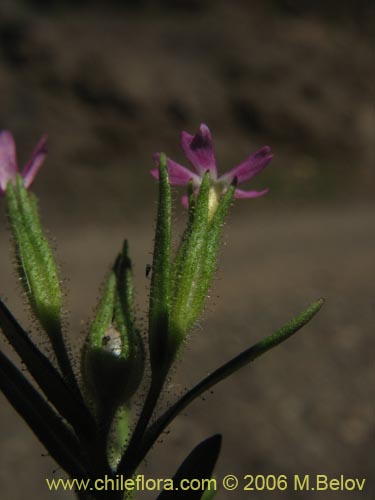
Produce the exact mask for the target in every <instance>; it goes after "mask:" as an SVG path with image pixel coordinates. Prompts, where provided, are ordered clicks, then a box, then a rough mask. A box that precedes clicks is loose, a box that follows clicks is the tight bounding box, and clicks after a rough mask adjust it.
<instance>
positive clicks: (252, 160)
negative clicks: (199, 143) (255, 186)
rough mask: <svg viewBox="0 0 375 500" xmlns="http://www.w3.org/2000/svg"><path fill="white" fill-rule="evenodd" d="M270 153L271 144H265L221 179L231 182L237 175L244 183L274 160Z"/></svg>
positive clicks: (240, 182) (238, 179)
mask: <svg viewBox="0 0 375 500" xmlns="http://www.w3.org/2000/svg"><path fill="white" fill-rule="evenodd" d="M270 153H271V148H270V147H269V146H264V147H263V148H262V149H259V151H257V152H256V153H255V154H253V155H251V156H249V157H248V158H247V159H246V160H244V161H243V162H242V163H240V164H239V165H237V166H236V167H234V168H232V169H231V170H229V172H227V173H226V174H224V175H222V176H221V177H220V179H219V180H220V181H224V182H226V183H230V182H232V181H233V179H234V178H235V177H237V182H238V184H242V183H243V182H246V181H248V180H250V179H252V178H253V177H255V176H256V175H257V174H259V172H261V171H262V170H263V169H264V168H266V166H267V165H268V164H269V162H270V161H271V160H272V155H271V154H270Z"/></svg>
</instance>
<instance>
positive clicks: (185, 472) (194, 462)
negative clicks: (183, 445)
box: [157, 434, 222, 500]
mask: <svg viewBox="0 0 375 500" xmlns="http://www.w3.org/2000/svg"><path fill="white" fill-rule="evenodd" d="M221 441H222V438H221V435H220V434H215V435H214V436H211V437H210V438H207V439H205V440H204V441H202V442H201V443H199V444H198V445H197V446H196V447H195V448H194V449H193V451H192V452H191V453H190V454H189V455H188V456H187V457H186V459H185V460H184V461H183V462H182V464H181V465H180V467H179V468H178V470H177V472H176V474H175V475H174V476H173V484H174V486H177V488H176V489H173V490H170V491H168V490H164V491H162V492H161V494H160V495H159V496H158V498H157V500H201V499H202V490H196V491H194V490H192V489H190V490H184V489H181V488H180V489H178V485H179V484H180V483H181V481H182V480H187V481H192V480H194V479H196V480H198V481H200V482H202V481H203V480H209V479H211V477H212V474H213V471H214V468H215V465H216V462H217V459H218V457H219V454H220V449H221Z"/></svg>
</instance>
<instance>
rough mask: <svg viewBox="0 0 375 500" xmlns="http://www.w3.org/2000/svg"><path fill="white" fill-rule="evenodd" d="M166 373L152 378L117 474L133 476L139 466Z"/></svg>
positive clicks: (127, 476) (126, 476)
mask: <svg viewBox="0 0 375 500" xmlns="http://www.w3.org/2000/svg"><path fill="white" fill-rule="evenodd" d="M166 375H167V374H164V375H160V376H158V377H156V376H153V378H152V380H151V385H150V388H149V391H148V393H147V397H146V400H145V403H144V405H143V408H142V412H141V415H140V417H139V419H138V422H137V425H136V426H135V429H134V431H133V434H132V437H131V439H130V442H129V445H128V447H127V449H126V451H125V453H124V455H123V457H122V459H121V461H120V463H119V466H118V468H117V474H124V479H127V478H129V477H131V476H132V475H133V473H134V471H135V469H136V468H137V466H138V463H139V462H138V461H137V456H138V449H139V447H140V444H141V442H142V439H143V436H144V433H145V432H146V429H147V426H148V424H149V422H150V419H151V417H152V415H153V413H154V410H155V407H156V404H157V402H158V400H159V397H160V393H161V391H162V389H163V386H164V382H165V379H166Z"/></svg>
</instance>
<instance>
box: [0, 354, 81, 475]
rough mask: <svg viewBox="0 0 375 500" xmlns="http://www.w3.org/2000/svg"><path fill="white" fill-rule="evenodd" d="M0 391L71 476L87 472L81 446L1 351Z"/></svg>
mask: <svg viewBox="0 0 375 500" xmlns="http://www.w3.org/2000/svg"><path fill="white" fill-rule="evenodd" d="M0 390H1V391H2V392H3V393H4V395H5V396H6V398H7V399H8V401H9V402H10V403H11V405H12V406H13V407H14V409H15V410H16V411H17V412H18V413H19V414H20V415H21V416H22V417H23V419H24V420H25V421H26V423H27V424H28V426H29V427H30V428H31V429H32V431H33V432H34V434H35V435H36V436H37V437H38V439H39V440H40V441H41V442H42V443H43V445H44V446H45V447H46V449H47V450H48V452H49V454H50V455H51V456H52V458H54V460H56V462H57V463H58V464H59V465H60V466H61V467H62V468H63V469H64V470H66V471H67V472H68V474H70V475H71V476H72V477H78V478H80V477H84V476H85V475H86V472H85V469H84V466H83V464H82V461H83V460H82V454H81V449H80V445H79V443H78V441H77V439H76V438H75V436H74V435H73V434H72V432H71V431H70V430H69V429H68V428H67V427H66V425H65V424H64V423H63V422H62V420H61V419H60V418H59V417H58V416H57V414H56V413H55V412H54V411H53V410H52V408H51V407H50V406H49V405H48V403H47V402H46V401H45V400H44V399H43V398H42V397H41V396H40V394H39V393H38V392H37V391H36V390H35V389H34V387H33V386H32V385H31V384H30V382H28V380H27V379H26V378H25V377H24V376H23V375H22V373H21V372H20V371H19V370H18V369H17V368H16V367H15V366H14V365H13V363H11V361H9V359H8V358H7V357H6V356H5V355H4V354H3V353H2V352H1V351H0Z"/></svg>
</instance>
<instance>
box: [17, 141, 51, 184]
mask: <svg viewBox="0 0 375 500" xmlns="http://www.w3.org/2000/svg"><path fill="white" fill-rule="evenodd" d="M47 152H48V149H47V135H43V136H42V137H41V139H40V141H39V142H38V144H37V145H36V147H35V149H34V151H33V154H32V155H31V158H30V160H29V161H28V162H27V163H26V165H25V166H24V168H23V170H22V177H23V180H24V184H25V187H26V189H28V188H29V187H30V186H31V184H32V183H33V181H34V179H35V177H36V175H37V173H38V172H39V169H40V167H41V166H42V164H43V162H44V160H45V158H46V156H47Z"/></svg>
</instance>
